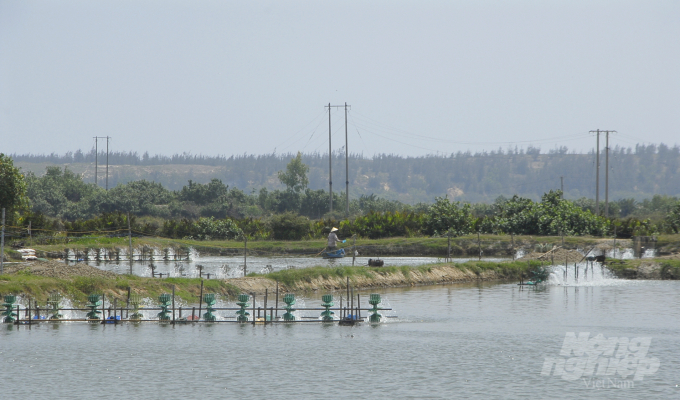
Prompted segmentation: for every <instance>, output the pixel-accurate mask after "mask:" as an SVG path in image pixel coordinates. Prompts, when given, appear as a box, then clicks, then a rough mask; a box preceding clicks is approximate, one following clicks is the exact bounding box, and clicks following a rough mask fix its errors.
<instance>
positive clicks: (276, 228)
mask: <svg viewBox="0 0 680 400" xmlns="http://www.w3.org/2000/svg"><path fill="white" fill-rule="evenodd" d="M267 225H268V226H269V229H270V230H271V232H272V238H273V239H275V240H301V239H305V238H308V237H309V234H310V228H311V222H310V221H309V218H307V217H304V216H301V215H297V214H294V213H291V212H287V213H283V214H277V215H274V216H272V217H270V218H269V220H268V221H267Z"/></svg>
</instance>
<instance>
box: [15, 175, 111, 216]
mask: <svg viewBox="0 0 680 400" xmlns="http://www.w3.org/2000/svg"><path fill="white" fill-rule="evenodd" d="M26 183H27V187H28V192H27V193H28V197H29V198H30V199H31V209H32V210H33V211H34V212H38V213H41V214H45V215H47V216H50V217H55V218H59V219H67V220H75V219H87V218H91V217H92V216H94V215H96V214H98V213H99V209H98V207H99V202H98V201H96V200H95V194H97V193H99V192H104V189H101V188H98V187H97V186H95V185H94V184H86V183H84V182H83V180H82V178H81V177H80V176H79V175H77V174H74V173H73V172H71V171H70V170H69V169H68V167H64V170H63V171H62V170H61V169H60V168H59V167H47V172H46V173H45V175H43V176H41V177H36V176H35V175H34V174H32V173H28V174H27V175H26Z"/></svg>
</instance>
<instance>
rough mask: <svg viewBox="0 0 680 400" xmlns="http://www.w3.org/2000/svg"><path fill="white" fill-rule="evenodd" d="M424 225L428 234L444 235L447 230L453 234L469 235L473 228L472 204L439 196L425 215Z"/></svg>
mask: <svg viewBox="0 0 680 400" xmlns="http://www.w3.org/2000/svg"><path fill="white" fill-rule="evenodd" d="M423 225H424V226H423V228H424V229H423V231H424V232H425V233H426V234H428V235H444V234H446V233H447V232H450V233H451V234H452V235H453V236H461V235H467V234H468V233H470V231H471V229H472V214H471V213H470V205H469V204H463V205H461V204H460V202H458V201H456V202H450V201H449V199H447V198H445V197H437V198H436V201H435V203H434V204H433V205H432V206H431V207H430V210H429V211H428V212H427V214H426V215H425V223H424V224H423Z"/></svg>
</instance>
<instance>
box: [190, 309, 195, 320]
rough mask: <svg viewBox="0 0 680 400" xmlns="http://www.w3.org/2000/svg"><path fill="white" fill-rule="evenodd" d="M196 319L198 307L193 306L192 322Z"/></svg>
mask: <svg viewBox="0 0 680 400" xmlns="http://www.w3.org/2000/svg"><path fill="white" fill-rule="evenodd" d="M195 320H196V307H191V322H194V321H195Z"/></svg>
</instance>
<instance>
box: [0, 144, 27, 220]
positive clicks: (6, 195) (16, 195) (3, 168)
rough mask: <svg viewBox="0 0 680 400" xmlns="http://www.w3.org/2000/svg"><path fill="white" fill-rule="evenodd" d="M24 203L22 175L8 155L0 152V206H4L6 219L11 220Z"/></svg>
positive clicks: (24, 189) (25, 201) (24, 188)
mask: <svg viewBox="0 0 680 400" xmlns="http://www.w3.org/2000/svg"><path fill="white" fill-rule="evenodd" d="M26 204H27V199H26V182H25V181H24V176H23V175H22V174H21V172H19V169H18V168H16V167H15V166H14V161H13V160H12V159H11V158H10V157H9V156H6V155H4V154H2V153H0V208H5V215H6V216H5V218H6V219H7V221H8V222H13V221H14V219H15V215H14V214H15V213H16V212H17V211H19V210H20V209H21V208H23V207H24V206H25V205H26ZM0 212H1V211H0Z"/></svg>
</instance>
